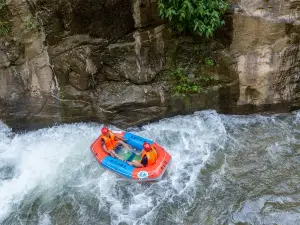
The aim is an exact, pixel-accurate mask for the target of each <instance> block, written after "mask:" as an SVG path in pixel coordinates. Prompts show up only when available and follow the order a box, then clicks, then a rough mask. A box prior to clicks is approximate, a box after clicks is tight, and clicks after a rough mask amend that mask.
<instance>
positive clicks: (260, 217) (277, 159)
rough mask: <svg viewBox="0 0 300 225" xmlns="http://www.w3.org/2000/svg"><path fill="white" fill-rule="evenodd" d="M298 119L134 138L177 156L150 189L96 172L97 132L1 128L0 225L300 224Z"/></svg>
mask: <svg viewBox="0 0 300 225" xmlns="http://www.w3.org/2000/svg"><path fill="white" fill-rule="evenodd" d="M299 115H300V114H299V113H295V114H291V115H285V116H283V115H278V116H271V117H266V116H258V115H257V116H224V115H219V114H217V113H215V112H214V111H203V112H198V113H195V114H193V115H190V116H178V117H174V118H169V119H164V120H162V121H160V122H157V123H153V124H149V125H147V126H143V127H142V128H140V129H132V132H133V133H136V134H138V135H140V136H143V137H146V138H149V139H152V140H154V141H156V142H158V143H159V144H161V145H162V146H164V147H165V148H166V150H167V151H168V152H169V153H170V154H171V155H172V163H171V165H170V167H169V169H168V171H167V173H166V174H165V176H164V177H163V179H161V180H160V181H158V182H151V183H133V182H131V181H128V180H124V179H123V178H121V177H120V176H118V175H116V174H114V173H112V172H110V171H107V170H105V169H104V168H102V167H100V166H99V165H98V163H97V161H96V160H95V159H94V157H93V155H92V154H91V152H90V149H89V147H90V144H91V143H92V142H93V141H94V140H95V139H96V137H97V136H98V135H99V131H100V128H101V125H99V124H92V123H90V124H86V123H79V124H72V125H64V126H57V127H52V128H47V129H41V130H37V131H32V132H28V133H24V134H14V133H12V132H11V130H10V129H9V128H8V127H6V126H5V125H4V124H1V123H0V209H1V210H0V223H1V224H43V225H48V224H238V223H250V224H273V223H275V222H276V223H277V224H289V223H290V224H291V223H293V224H295V221H297V218H298V217H300V213H298V210H300V207H298V206H297V204H298V203H299V200H298V199H300V194H299V195H298V194H297V191H298V190H299V188H300V186H299V185H298V186H297V185H296V182H295V181H296V180H297V178H299V177H298V175H297V171H298V172H300V171H299V170H300V169H295V168H298V167H297V166H299V163H298V162H297V157H298V155H297V154H298V151H299V149H300V148H299V147H300V141H298V140H299V137H300V116H299ZM111 128H112V129H117V128H115V127H111ZM299 168H300V167H299ZM288 190H289V191H288ZM284 191H286V192H288V193H283V192H284ZM299 193H300V192H299ZM283 196H285V197H283ZM279 205H280V206H281V207H283V209H280V207H279ZM274 221H275V222H274Z"/></svg>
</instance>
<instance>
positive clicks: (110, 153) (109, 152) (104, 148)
mask: <svg viewBox="0 0 300 225" xmlns="http://www.w3.org/2000/svg"><path fill="white" fill-rule="evenodd" d="M102 146H103V150H104V151H105V152H106V153H107V154H109V155H113V153H112V152H111V151H108V150H107V148H106V146H105V145H102Z"/></svg>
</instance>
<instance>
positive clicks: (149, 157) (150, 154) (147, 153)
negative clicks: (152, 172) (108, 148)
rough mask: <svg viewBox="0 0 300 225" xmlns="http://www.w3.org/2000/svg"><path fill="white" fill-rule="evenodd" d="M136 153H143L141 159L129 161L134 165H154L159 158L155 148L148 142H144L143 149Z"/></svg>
mask: <svg viewBox="0 0 300 225" xmlns="http://www.w3.org/2000/svg"><path fill="white" fill-rule="evenodd" d="M136 154H137V155H142V159H141V160H139V161H137V160H133V161H132V162H127V163H128V164H129V165H131V166H134V167H146V166H152V165H153V164H154V163H155V161H156V160H157V152H156V150H155V148H154V147H153V146H151V145H150V144H149V143H147V142H145V143H144V144H143V151H141V152H140V153H136Z"/></svg>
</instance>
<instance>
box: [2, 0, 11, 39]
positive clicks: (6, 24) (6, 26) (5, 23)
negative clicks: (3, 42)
mask: <svg viewBox="0 0 300 225" xmlns="http://www.w3.org/2000/svg"><path fill="white" fill-rule="evenodd" d="M7 12H8V11H7V2H6V0H0V36H4V35H5V34H8V33H9V32H10V30H11V21H10V20H9V19H8V18H9V17H8V13H7Z"/></svg>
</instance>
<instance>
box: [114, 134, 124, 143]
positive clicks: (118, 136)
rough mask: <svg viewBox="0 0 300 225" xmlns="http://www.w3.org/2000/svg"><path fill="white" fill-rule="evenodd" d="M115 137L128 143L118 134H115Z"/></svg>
mask: <svg viewBox="0 0 300 225" xmlns="http://www.w3.org/2000/svg"><path fill="white" fill-rule="evenodd" d="M113 134H114V135H115V137H116V138H118V139H119V140H123V141H126V140H127V139H125V138H124V137H122V135H120V134H117V133H113Z"/></svg>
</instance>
